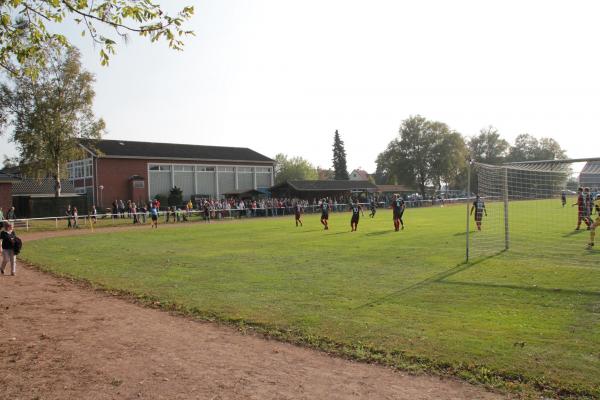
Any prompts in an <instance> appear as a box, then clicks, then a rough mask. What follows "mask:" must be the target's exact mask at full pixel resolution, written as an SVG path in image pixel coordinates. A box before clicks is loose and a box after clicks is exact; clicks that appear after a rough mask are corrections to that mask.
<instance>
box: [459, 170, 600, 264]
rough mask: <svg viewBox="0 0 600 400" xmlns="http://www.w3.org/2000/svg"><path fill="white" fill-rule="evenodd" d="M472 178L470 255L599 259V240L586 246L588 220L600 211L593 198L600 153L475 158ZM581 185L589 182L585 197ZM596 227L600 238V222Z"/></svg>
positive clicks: (599, 184)
mask: <svg viewBox="0 0 600 400" xmlns="http://www.w3.org/2000/svg"><path fill="white" fill-rule="evenodd" d="M468 180H469V183H468V185H469V188H468V193H471V195H470V198H469V201H468V205H467V230H466V259H467V261H473V260H476V259H478V258H482V257H487V256H491V255H495V254H498V253H500V252H503V251H510V252H511V256H512V255H515V256H523V257H529V258H532V259H535V260H539V262H540V263H543V261H544V259H561V258H562V259H565V258H566V259H570V260H573V259H574V258H576V259H577V260H580V261H578V262H583V263H588V262H589V263H598V262H600V250H599V249H598V248H600V242H599V243H598V244H597V245H596V250H594V251H591V252H586V251H585V247H586V245H587V243H588V242H589V231H588V230H587V229H588V226H589V224H590V223H591V222H593V221H594V220H595V219H596V217H597V213H596V211H595V210H594V208H593V202H594V200H595V198H596V196H597V195H598V194H599V193H600V158H589V159H576V160H575V159H572V160H554V161H531V162H517V163H509V164H502V165H488V164H482V163H478V162H471V167H470V171H469V179H468ZM579 187H584V188H589V191H585V192H584V193H583V194H582V197H583V199H582V198H581V197H580V196H579V193H578V188H579ZM477 195H478V196H479V198H478V199H477V198H476V197H475V196H477ZM577 228H579V229H577ZM597 233H598V235H599V239H600V228H599V229H598V232H597Z"/></svg>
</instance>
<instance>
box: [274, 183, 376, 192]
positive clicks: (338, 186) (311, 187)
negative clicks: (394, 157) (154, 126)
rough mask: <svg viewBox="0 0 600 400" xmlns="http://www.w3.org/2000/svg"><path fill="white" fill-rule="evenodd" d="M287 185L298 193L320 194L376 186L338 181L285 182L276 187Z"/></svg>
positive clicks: (374, 188)
mask: <svg viewBox="0 0 600 400" xmlns="http://www.w3.org/2000/svg"><path fill="white" fill-rule="evenodd" d="M285 185H289V186H290V187H291V188H292V189H294V190H297V191H299V192H302V191H307V192H308V191H320V192H334V191H340V192H341V191H349V190H377V186H375V185H374V184H372V183H371V182H369V181H350V180H338V181H287V182H285V183H282V184H280V185H278V186H280V187H282V186H285Z"/></svg>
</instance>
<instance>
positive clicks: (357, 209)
mask: <svg viewBox="0 0 600 400" xmlns="http://www.w3.org/2000/svg"><path fill="white" fill-rule="evenodd" d="M350 211H352V218H351V219H350V228H351V229H352V230H351V231H350V232H354V231H355V230H356V228H358V218H359V217H360V214H362V215H363V217H364V216H365V213H364V212H363V209H362V206H361V205H360V204H358V201H356V200H355V201H354V202H353V203H352V207H351V208H350Z"/></svg>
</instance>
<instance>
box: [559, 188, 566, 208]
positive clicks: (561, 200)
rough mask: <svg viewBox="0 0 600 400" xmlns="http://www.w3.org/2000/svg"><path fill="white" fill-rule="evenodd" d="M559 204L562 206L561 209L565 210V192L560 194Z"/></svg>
mask: <svg viewBox="0 0 600 400" xmlns="http://www.w3.org/2000/svg"><path fill="white" fill-rule="evenodd" d="M560 203H561V204H562V206H563V208H565V204H567V192H565V191H564V190H563V191H562V193H561V194H560Z"/></svg>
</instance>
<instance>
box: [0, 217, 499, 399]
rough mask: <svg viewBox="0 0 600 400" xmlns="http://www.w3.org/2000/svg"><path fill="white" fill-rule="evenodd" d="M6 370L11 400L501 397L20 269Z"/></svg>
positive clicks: (5, 346)
mask: <svg viewBox="0 0 600 400" xmlns="http://www.w3.org/2000/svg"><path fill="white" fill-rule="evenodd" d="M120 229H122V228H120ZM61 235H62V233H61ZM36 236H37V235H36ZM33 237H34V235H31V236H30V237H29V239H30V240H31V239H32V238H33ZM0 370H1V371H2V372H1V373H0V399H15V400H16V399H140V398H141V399H215V400H216V399H349V398H350V399H353V398H363V399H366V398H368V399H496V398H501V397H500V396H498V395H496V394H492V393H489V392H486V391H485V390H484V389H482V388H480V387H476V386H471V385H468V384H465V383H463V382H459V381H457V380H452V379H440V378H435V377H427V376H419V377H413V376H406V375H405V374H402V373H400V372H396V371H393V370H390V369H387V368H383V367H379V366H373V365H367V364H361V363H355V362H351V361H347V360H343V359H339V358H335V357H330V356H327V355H326V354H323V353H320V352H317V351H313V350H309V349H305V348H300V347H296V346H292V345H288V344H285V343H279V342H274V341H269V340H266V339H263V338H260V337H255V336H252V335H242V334H240V333H238V332H236V331H235V330H233V329H232V328H228V327H223V326H219V325H216V324H212V323H204V322H198V321H193V320H190V319H187V318H182V317H178V316H173V315H170V314H168V313H166V312H163V311H158V310H153V309H148V308H144V307H141V306H138V305H136V304H132V303H129V302H127V301H125V300H122V299H120V298H115V297H112V296H110V295H108V294H104V293H99V292H94V291H91V290H87V289H84V288H82V287H80V286H78V285H76V284H72V283H70V282H67V281H65V280H61V279H57V278H54V277H52V276H50V275H47V274H44V273H41V272H39V271H37V270H35V269H33V268H29V267H23V266H20V267H19V270H18V274H17V276H16V277H11V276H6V275H4V276H3V275H0Z"/></svg>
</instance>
